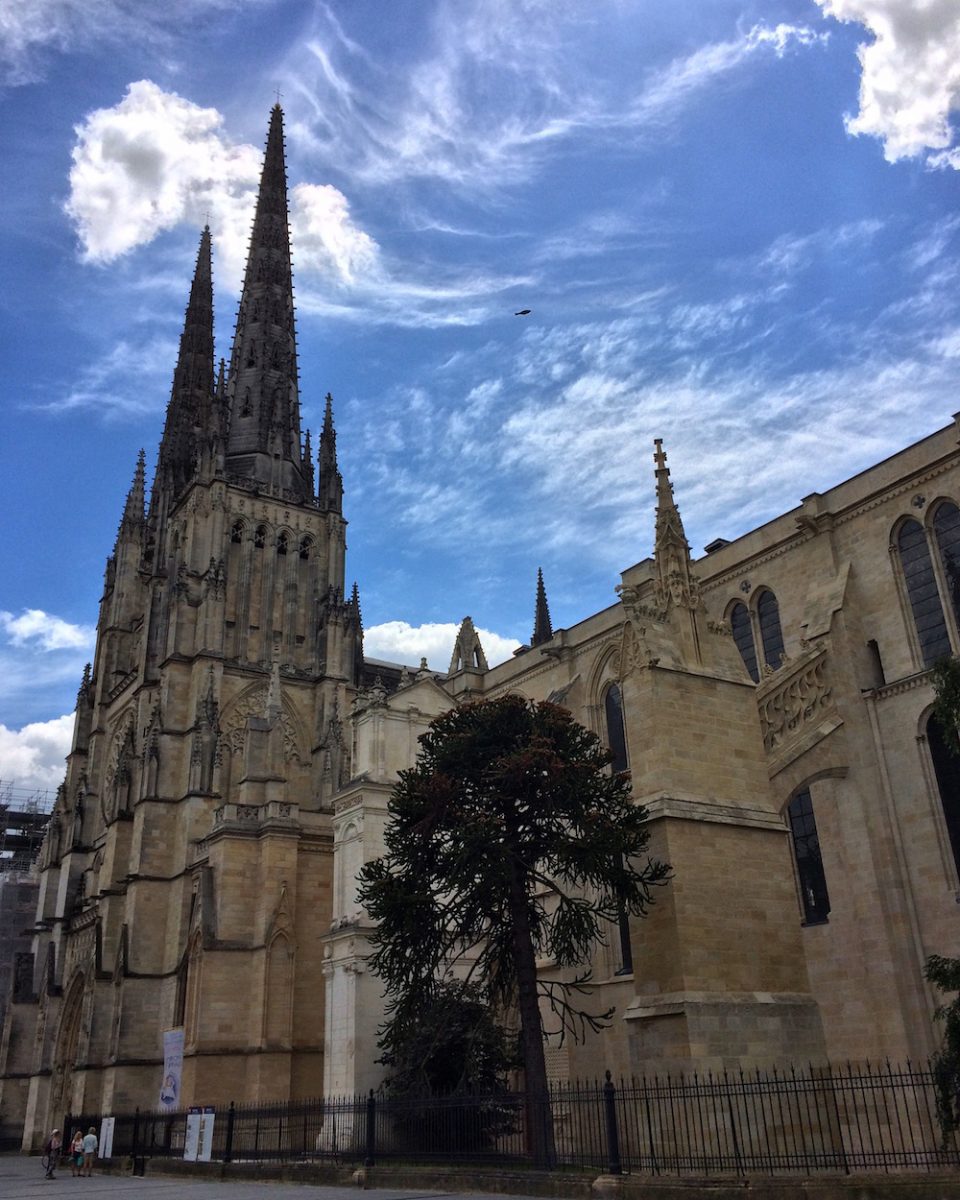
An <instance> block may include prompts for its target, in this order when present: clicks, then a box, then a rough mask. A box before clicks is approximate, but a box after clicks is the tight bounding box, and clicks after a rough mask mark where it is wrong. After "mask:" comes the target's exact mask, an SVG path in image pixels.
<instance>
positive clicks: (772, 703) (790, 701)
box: [757, 650, 832, 754]
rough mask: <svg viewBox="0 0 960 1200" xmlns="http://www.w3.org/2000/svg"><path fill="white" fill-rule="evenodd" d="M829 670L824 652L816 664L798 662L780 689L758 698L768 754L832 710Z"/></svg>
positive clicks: (779, 681) (815, 661) (819, 653)
mask: <svg viewBox="0 0 960 1200" xmlns="http://www.w3.org/2000/svg"><path fill="white" fill-rule="evenodd" d="M826 667H827V656H826V652H825V651H823V650H821V651H819V652H817V654H816V657H815V658H813V659H812V660H810V659H808V660H807V661H805V662H804V661H800V662H798V663H797V664H796V668H795V670H794V671H793V673H792V674H791V675H790V676H789V677H788V678H787V679H784V680H780V679H779V676H778V677H777V678H778V685H777V687H776V688H774V689H773V690H771V691H768V692H766V694H765V695H760V696H759V697H758V700H757V706H758V709H759V713H760V725H761V729H762V732H763V744H764V747H765V748H766V750H767V753H768V754H769V753H771V752H772V751H774V750H776V749H777V748H778V747H779V746H781V745H782V744H783V743H784V742H785V741H787V739H788V738H790V737H791V735H793V734H794V733H796V732H797V731H798V730H799V729H800V728H801V727H802V726H803V725H807V724H809V723H810V722H812V721H815V720H816V719H817V717H818V716H819V715H820V714H821V713H822V712H823V711H824V710H825V709H826V708H828V707H829V706H830V704H831V694H832V692H831V687H830V684H829V680H828V678H827V670H826Z"/></svg>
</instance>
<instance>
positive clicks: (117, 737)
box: [100, 705, 139, 825]
mask: <svg viewBox="0 0 960 1200" xmlns="http://www.w3.org/2000/svg"><path fill="white" fill-rule="evenodd" d="M138 763H139V755H138V754H137V721H136V712H135V710H134V708H133V706H132V705H131V706H130V707H128V708H126V709H125V710H124V711H123V712H122V713H121V714H120V716H119V717H118V718H117V720H116V722H115V724H114V726H113V733H112V736H111V739H110V758H109V765H108V767H107V771H106V779H105V786H104V789H103V791H102V792H101V795H100V809H101V812H102V813H103V819H104V821H106V823H107V824H108V825H110V824H112V823H113V821H115V820H116V819H117V817H118V816H120V815H121V814H123V813H129V812H130V809H131V807H132V804H133V798H134V796H135V795H136V791H135V786H134V785H135V782H136V779H135V777H136V774H137V766H138Z"/></svg>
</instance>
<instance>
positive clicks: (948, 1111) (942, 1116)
mask: <svg viewBox="0 0 960 1200" xmlns="http://www.w3.org/2000/svg"><path fill="white" fill-rule="evenodd" d="M923 973H924V975H925V976H926V978H927V979H928V980H929V981H930V982H931V983H932V984H934V986H935V987H938V988H939V989H940V991H941V992H956V993H958V994H957V995H956V996H954V998H953V1000H951V1001H950V1003H949V1004H941V1005H940V1007H939V1008H938V1009H937V1011H936V1012H935V1013H934V1014H933V1015H934V1019H935V1020H937V1021H942V1022H943V1042H942V1043H941V1045H940V1049H939V1050H938V1051H937V1052H936V1054H934V1056H933V1060H932V1065H933V1079H934V1086H935V1088H936V1098H937V1122H938V1124H939V1125H940V1132H941V1133H942V1134H943V1140H944V1143H945V1144H946V1141H947V1138H948V1137H949V1136H950V1134H951V1133H954V1132H955V1131H956V1130H957V1129H960V958H941V957H940V955H939V954H931V955H930V957H929V958H928V959H927V962H926V966H925V967H924V972H923Z"/></svg>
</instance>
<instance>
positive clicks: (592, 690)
mask: <svg viewBox="0 0 960 1200" xmlns="http://www.w3.org/2000/svg"><path fill="white" fill-rule="evenodd" d="M611 683H616V684H618V685H619V684H620V643H619V641H616V642H611V643H610V644H609V645H608V646H605V647H604V648H603V649H602V650H601V651H600V653H599V654H598V655H597V659H596V661H595V662H594V664H593V667H592V668H591V670H590V674H589V676H588V677H587V687H586V697H585V698H586V702H587V712H588V714H589V721H590V726H591V728H592V729H593V731H594V733H596V734H598V735H599V736H601V737H602V736H603V700H604V692H605V691H606V689H607V688H608V687H609V686H610V684H611Z"/></svg>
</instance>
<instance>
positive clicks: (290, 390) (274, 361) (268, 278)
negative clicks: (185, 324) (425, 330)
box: [226, 104, 312, 501]
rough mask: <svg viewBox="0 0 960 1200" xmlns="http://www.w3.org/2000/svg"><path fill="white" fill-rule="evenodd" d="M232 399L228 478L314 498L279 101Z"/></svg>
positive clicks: (237, 339) (233, 361) (247, 278)
mask: <svg viewBox="0 0 960 1200" xmlns="http://www.w3.org/2000/svg"><path fill="white" fill-rule="evenodd" d="M227 401H228V404H229V408H230V430H229V434H228V439H227V455H226V470H227V474H228V475H229V476H232V477H234V478H239V479H241V480H242V479H246V480H249V481H250V483H251V484H254V485H256V486H257V487H258V488H260V489H261V490H263V491H265V492H268V493H270V494H273V495H279V496H283V497H284V498H286V499H291V500H294V501H302V500H304V499H310V498H312V497H309V496H308V489H307V484H306V479H305V472H304V468H303V457H302V450H301V445H300V401H299V395H298V388H297V346H296V333H295V329H294V314H293V271H292V268H291V263H290V231H289V228H288V214H287V173H286V166H285V163H284V148H283V110H282V109H281V108H280V105H279V104H277V105H275V106H274V109H273V112H272V113H271V114H270V130H269V133H268V134H267V148H266V153H265V155H264V159H263V174H262V176H261V179H260V193H259V196H258V197H257V210H256V214H255V216H254V218H253V231H252V233H251V236H250V253H249V256H248V258H247V269H246V272H245V274H244V279H243V291H242V293H241V296H240V308H239V311H238V313H237V328H236V333H235V335H234V340H233V350H232V352H231V355H230V369H229V372H228V375H227Z"/></svg>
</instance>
